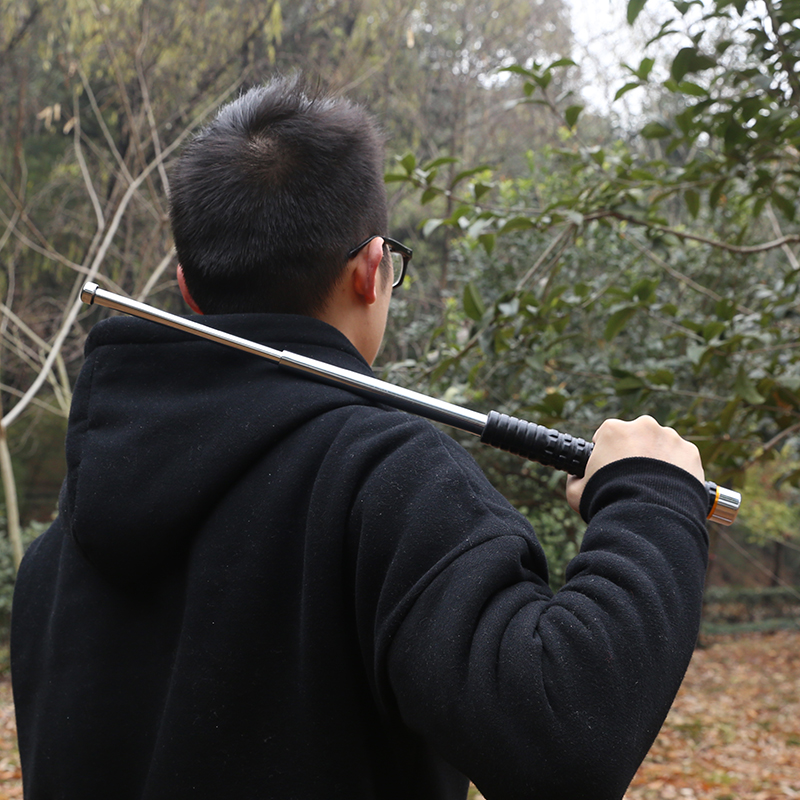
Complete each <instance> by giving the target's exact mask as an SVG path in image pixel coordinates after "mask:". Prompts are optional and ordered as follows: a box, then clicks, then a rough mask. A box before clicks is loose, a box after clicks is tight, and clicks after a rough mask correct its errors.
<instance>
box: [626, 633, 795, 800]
mask: <svg viewBox="0 0 800 800" xmlns="http://www.w3.org/2000/svg"><path fill="white" fill-rule="evenodd" d="M673 798H675V799H676V800H680V798H686V800H740V798H748V800H788V799H789V798H800V632H797V631H780V632H775V633H770V634H751V635H748V636H739V637H732V638H725V639H720V640H718V641H716V642H711V643H708V645H707V646H706V647H703V648H700V649H698V650H697V651H696V652H695V654H694V658H693V659H692V663H691V664H690V665H689V670H688V672H687V674H686V679H685V680H684V683H683V686H682V687H681V690H680V692H679V693H678V697H677V698H676V700H675V703H674V704H673V707H672V709H671V711H670V713H669V716H668V717H667V720H666V722H665V723H664V726H663V728H662V729H661V733H660V734H659V736H658V738H657V739H656V742H655V744H654V745H653V747H652V749H651V751H650V753H649V755H648V757H647V759H646V760H645V762H644V763H643V764H642V766H641V768H640V769H639V772H638V773H637V774H636V777H635V778H634V780H633V783H632V784H631V788H630V789H629V791H628V793H627V795H626V799H627V800H672V799H673Z"/></svg>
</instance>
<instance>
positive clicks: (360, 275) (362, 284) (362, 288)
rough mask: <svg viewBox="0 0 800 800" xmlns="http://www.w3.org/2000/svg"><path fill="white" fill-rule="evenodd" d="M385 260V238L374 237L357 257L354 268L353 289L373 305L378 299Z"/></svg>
mask: <svg viewBox="0 0 800 800" xmlns="http://www.w3.org/2000/svg"><path fill="white" fill-rule="evenodd" d="M382 260H383V239H381V238H377V239H373V240H372V241H371V242H370V243H369V244H368V245H367V246H366V247H365V248H364V249H363V250H361V251H360V252H359V253H358V254H357V255H356V257H355V262H356V265H355V268H354V270H353V289H354V290H355V292H356V294H357V295H358V296H359V297H361V298H363V300H364V302H366V303H367V304H368V305H372V303H374V302H375V301H376V300H377V299H378V289H379V286H378V281H379V271H380V265H381V261H382Z"/></svg>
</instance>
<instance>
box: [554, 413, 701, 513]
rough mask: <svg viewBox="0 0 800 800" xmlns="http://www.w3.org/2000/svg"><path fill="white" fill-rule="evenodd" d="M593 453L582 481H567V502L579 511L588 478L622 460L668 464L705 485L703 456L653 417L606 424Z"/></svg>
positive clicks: (601, 428) (600, 428) (596, 438)
mask: <svg viewBox="0 0 800 800" xmlns="http://www.w3.org/2000/svg"><path fill="white" fill-rule="evenodd" d="M592 441H593V442H594V449H593V450H592V454H591V456H590V457H589V462H588V463H587V465H586V473H585V474H584V476H583V478H575V477H573V476H570V477H569V478H568V479H567V502H568V503H569V504H570V506H571V507H572V509H573V510H575V511H578V509H579V507H580V503H581V496H582V495H583V490H584V488H585V487H586V483H587V482H588V480H589V478H591V477H592V475H594V473H595V472H597V470H599V469H600V468H601V467H604V466H606V465H607V464H610V463H611V462H612V461H619V460H620V459H622V458H633V457H636V456H645V457H647V458H657V459H659V460H660V461H667V462H669V463H670V464H674V465H675V466H676V467H680V468H681V469H684V470H686V471H687V472H688V473H690V474H691V475H694V476H695V478H697V479H698V480H699V481H700V482H701V483H703V482H704V481H705V473H704V472H703V462H702V461H701V459H700V452H699V451H698V449H697V447H696V446H695V445H693V444H692V443H691V442H687V441H686V440H685V439H682V438H681V437H680V436H679V435H678V433H677V432H676V431H674V430H673V429H672V428H663V427H662V426H661V425H659V424H658V423H657V422H656V421H655V420H654V419H653V418H652V417H639V418H638V419H636V420H634V421H633V422H623V421H622V420H619V419H608V420H606V421H605V422H604V423H603V424H602V425H601V426H600V427H599V428H598V429H597V431H596V432H595V434H594V436H593V437H592Z"/></svg>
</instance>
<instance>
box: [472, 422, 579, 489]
mask: <svg viewBox="0 0 800 800" xmlns="http://www.w3.org/2000/svg"><path fill="white" fill-rule="evenodd" d="M481 441H482V442H484V443H485V444H489V445H491V446H492V447H497V448H498V449H500V450H507V451H508V452H509V453H514V454H515V455H518V456H523V457H524V458H527V459H530V460H531V461H538V462H539V463H540V464H544V465H545V466H547V467H555V468H556V469H560V470H564V472H568V473H569V474H570V475H575V476H577V477H578V478H582V477H583V473H584V472H585V471H586V462H587V461H588V460H589V456H590V455H591V452H592V447H593V445H592V443H591V442H587V441H584V440H583V439H576V438H575V437H574V436H570V435H569V434H568V433H560V432H559V431H556V430H553V429H552V428H545V427H544V425H537V424H536V423H535V422H526V421H525V420H524V419H517V417H510V416H508V414H499V413H498V412H497V411H490V412H489V416H488V417H487V418H486V426H485V427H484V429H483V433H481Z"/></svg>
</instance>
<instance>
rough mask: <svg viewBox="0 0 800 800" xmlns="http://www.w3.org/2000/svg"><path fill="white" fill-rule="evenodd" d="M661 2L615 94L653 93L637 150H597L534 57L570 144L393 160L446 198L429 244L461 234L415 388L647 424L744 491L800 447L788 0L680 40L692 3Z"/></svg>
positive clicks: (737, 11)
mask: <svg viewBox="0 0 800 800" xmlns="http://www.w3.org/2000/svg"><path fill="white" fill-rule="evenodd" d="M643 5H644V4H643V3H641V2H638V3H637V2H631V3H630V4H629V16H630V19H631V20H632V21H634V20H635V19H636V17H637V15H638V12H639V11H640V10H641V8H642V6H643ZM673 7H674V9H675V14H674V15H672V16H671V17H670V18H669V19H668V20H667V21H665V22H664V23H663V24H662V25H661V26H660V28H659V29H658V30H657V31H655V32H654V35H653V36H652V37H651V40H650V43H649V45H648V47H649V48H651V49H653V53H652V55H651V54H649V53H647V54H646V55H645V57H644V58H643V59H642V60H641V61H640V63H639V65H638V66H635V67H633V68H629V72H630V73H631V78H630V80H629V81H628V82H627V83H626V84H625V85H623V86H621V87H620V89H619V91H618V92H617V97H618V98H622V97H623V96H624V95H625V94H627V93H628V92H630V91H634V90H638V91H644V90H647V91H649V92H650V93H651V95H652V96H653V97H655V98H657V100H658V102H657V103H655V102H654V103H653V104H652V107H655V108H658V109H659V112H660V116H659V118H657V119H653V118H651V119H649V120H645V122H644V123H643V124H641V126H640V128H639V132H638V136H633V135H628V134H626V133H625V132H622V133H623V135H622V136H620V137H619V138H618V139H617V140H616V141H610V140H609V139H608V138H605V137H598V136H597V135H596V134H597V128H596V127H595V126H587V125H584V119H583V114H582V109H581V108H580V107H579V106H578V105H577V104H575V103H574V101H569V100H567V101H558V100H557V99H556V98H554V97H553V95H552V93H551V92H550V87H551V85H552V84H553V75H554V73H556V72H557V71H558V70H562V69H564V68H568V67H569V66H570V65H569V62H565V61H563V60H556V61H554V62H547V61H540V62H538V63H534V64H533V65H531V64H528V65H521V64H520V65H517V66H515V67H514V68H513V71H514V73H515V74H516V75H518V76H519V77H520V79H521V80H522V81H523V87H522V88H523V92H522V94H523V95H524V101H525V102H531V101H534V102H538V103H539V104H541V105H542V106H544V107H545V108H548V109H549V110H550V111H551V112H552V113H553V114H554V115H556V117H557V118H558V119H559V120H560V123H561V131H562V138H563V144H562V145H561V146H559V147H555V148H550V149H547V148H545V149H540V150H539V151H538V152H537V153H535V154H534V153H530V154H529V162H530V173H529V175H528V176H527V177H526V178H524V179H519V178H517V179H507V178H505V176H503V175H502V174H499V173H498V172H497V171H490V170H487V169H481V170H480V171H479V172H477V173H473V172H471V171H470V169H469V165H468V164H462V165H460V166H459V169H460V173H459V175H458V176H457V178H458V179H457V180H452V179H449V176H446V177H445V176H443V175H442V173H441V171H440V168H439V165H438V163H437V162H435V161H434V162H427V163H426V162H422V163H420V162H418V161H417V160H416V159H414V158H410V157H409V158H404V159H402V160H400V161H399V162H398V168H397V170H396V179H397V180H399V181H404V182H406V183H407V184H410V185H413V186H415V187H417V189H418V191H419V193H420V197H421V199H422V200H428V201H435V200H436V198H447V201H448V202H447V204H446V205H444V204H440V205H439V206H438V207H437V208H438V209H442V208H444V213H443V214H441V215H439V216H436V217H432V218H430V219H428V220H427V222H425V224H424V230H425V231H426V232H427V233H429V234H430V233H432V232H434V231H437V230H438V229H440V228H446V229H448V230H450V231H452V232H453V235H454V236H456V237H457V238H458V241H459V245H460V246H459V248H458V249H459V255H458V257H457V258H456V259H454V260H453V264H454V265H456V264H457V265H458V266H457V267H455V266H454V267H453V271H455V270H456V269H457V270H458V273H457V274H458V277H459V279H460V280H459V282H461V284H462V286H463V285H464V284H466V285H465V286H464V289H463V292H462V293H461V294H462V297H461V302H460V306H459V308H458V309H457V310H455V311H452V312H451V314H450V320H451V321H452V322H453V323H454V324H455V325H456V326H458V329H457V330H456V332H455V334H452V335H449V336H447V335H445V336H440V337H439V341H438V344H439V346H438V347H437V349H436V353H437V356H436V358H435V359H434V361H433V363H432V364H431V366H430V368H428V369H426V370H424V371H420V370H417V373H416V375H415V376H414V380H422V379H427V380H428V381H430V382H431V385H432V386H434V387H436V386H444V385H448V384H450V385H459V386H461V387H462V390H461V391H462V394H463V395H465V396H468V397H471V398H472V399H473V401H475V402H481V398H482V397H483V398H486V397H488V395H489V394H490V392H492V391H493V392H495V394H496V397H495V400H497V399H499V398H503V397H504V398H506V399H505V403H504V406H505V407H504V408H503V407H501V410H507V411H509V412H510V413H527V414H529V415H536V417H537V418H538V419H539V420H540V421H543V422H545V423H549V424H552V425H554V426H556V427H561V428H564V427H565V426H568V427H569V428H570V429H571V430H575V429H577V430H576V431H575V432H577V433H579V434H586V433H588V432H590V431H591V428H592V427H593V425H594V424H596V422H597V417H598V416H600V415H602V416H609V415H623V416H633V415H636V414H639V413H644V412H649V413H653V414H654V415H655V416H657V417H658V418H659V419H660V421H662V422H664V423H668V424H671V425H674V426H675V427H677V428H678V429H679V430H680V431H681V432H682V433H684V434H685V435H687V436H689V437H690V438H691V439H693V440H694V441H696V443H697V444H698V446H699V447H700V449H701V451H702V452H703V455H704V460H705V461H706V463H707V465H708V471H709V477H712V478H715V479H718V480H724V481H726V482H733V483H734V484H736V485H743V483H744V480H745V474H746V473H747V471H748V469H750V468H752V467H753V465H755V464H757V463H759V462H761V461H764V460H768V459H770V458H771V457H772V455H773V454H774V452H776V450H777V449H778V448H784V447H788V448H789V450H788V452H790V453H793V454H796V452H797V447H798V441H799V439H798V433H799V432H800V352H799V351H800V346H798V340H799V337H798V320H800V317H798V315H797V310H796V309H797V303H798V277H800V268H799V267H800V264H798V260H797V258H796V256H795V253H794V251H793V249H792V248H791V245H792V244H794V243H796V242H798V241H800V235H798V234H797V232H796V228H795V227H794V226H795V220H794V216H795V214H794V204H793V202H791V200H790V198H791V197H794V196H795V195H796V189H797V181H798V170H797V153H798V152H800V139H798V135H799V134H800V120H798V109H797V95H796V90H795V86H794V84H795V83H796V80H795V78H794V76H793V74H791V75H790V72H791V71H792V70H791V69H790V67H793V64H792V62H791V61H790V56H789V54H790V53H791V52H793V50H794V48H795V47H796V44H797V37H798V35H799V34H798V26H797V24H796V17H797V13H796V5H795V4H790V3H771V2H769V3H761V4H758V5H757V4H755V3H753V4H745V3H739V4H733V3H729V2H725V1H724V0H719V2H716V3H712V4H709V5H707V6H703V7H702V9H701V10H700V11H698V12H697V14H698V17H697V18H696V19H691V20H688V21H686V27H685V29H684V28H679V22H681V21H684V15H689V14H690V12H692V10H693V9H695V8H696V7H697V4H688V3H681V2H675V3H674V4H673ZM667 41H669V46H670V51H669V52H668V54H667V55H666V56H664V55H661V56H659V52H656V50H657V49H658V47H659V46H660V45H661V44H663V43H664V42H667ZM662 52H663V51H662ZM659 57H661V58H666V61H667V68H666V69H665V70H662V72H663V73H664V75H666V77H664V78H663V79H662V80H660V81H658V80H657V79H656V77H655V76H656V75H657V74H658V73H659V69H658V64H659V62H658V58H659ZM567 103H570V104H569V105H568V104H567ZM459 329H460V330H459ZM489 387H491V389H490V388H489ZM589 420H593V424H592V425H589V424H588V423H589ZM791 463H792V462H791V461H787V462H786V464H785V468H784V469H782V470H780V472H779V474H778V475H776V476H775V477H776V479H778V480H779V481H781V482H783V483H784V484H785V485H786V486H790V485H795V486H796V485H798V483H800V472H799V471H798V470H797V469H796V468H795V467H792V466H791Z"/></svg>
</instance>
